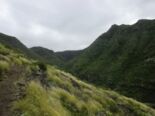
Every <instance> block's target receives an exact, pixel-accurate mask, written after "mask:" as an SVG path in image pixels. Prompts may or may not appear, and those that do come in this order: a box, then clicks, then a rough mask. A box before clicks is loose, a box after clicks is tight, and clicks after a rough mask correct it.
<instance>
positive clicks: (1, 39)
mask: <svg viewBox="0 0 155 116" xmlns="http://www.w3.org/2000/svg"><path fill="white" fill-rule="evenodd" d="M0 43H1V44H3V45H5V46H7V47H10V48H11V49H15V50H18V51H19V52H22V53H23V54H25V55H27V56H28V57H31V58H38V56H37V55H36V54H35V53H33V52H32V51H30V50H29V49H28V48H27V47H26V46H25V45H24V44H23V43H21V42H20V41H19V40H18V39H17V38H15V37H12V36H8V35H6V34H3V33H0Z"/></svg>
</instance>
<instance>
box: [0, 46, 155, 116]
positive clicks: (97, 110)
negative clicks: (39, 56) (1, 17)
mask: <svg viewBox="0 0 155 116" xmlns="http://www.w3.org/2000/svg"><path fill="white" fill-rule="evenodd" d="M0 77H1V81H0V86H1V87H3V88H0V93H2V94H0V101H1V102H0V103H1V104H0V115H1V116H21V115H22V116H104V115H106V116H112V115H115V116H126V115H128V116H155V110H153V109H151V108H150V107H148V106H146V105H144V104H142V103H139V102H137V101H135V100H133V99H130V98H127V97H124V96H121V95H119V94H117V93H115V92H113V91H109V90H103V89H101V88H96V87H94V86H92V85H90V84H86V83H84V82H82V81H79V80H77V79H76V78H75V77H73V76H72V75H70V74H68V73H65V72H63V71H60V70H58V69H56V68H54V67H52V66H45V65H44V64H40V63H38V62H36V61H34V60H31V59H29V60H28V59H26V58H25V57H24V56H23V55H22V54H19V53H16V52H15V51H13V50H10V49H8V48H6V47H4V46H3V45H0ZM9 80H10V81H9ZM7 81H8V83H7ZM8 84H9V85H8ZM4 93H5V94H4Z"/></svg>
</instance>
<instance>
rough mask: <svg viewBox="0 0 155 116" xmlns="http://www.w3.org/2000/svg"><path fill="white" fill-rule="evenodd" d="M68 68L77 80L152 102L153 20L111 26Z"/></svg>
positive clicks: (154, 65)
mask: <svg viewBox="0 0 155 116" xmlns="http://www.w3.org/2000/svg"><path fill="white" fill-rule="evenodd" d="M68 67H69V68H68V70H69V71H70V72H72V73H73V74H75V75H76V76H78V77H79V78H80V79H83V80H87V81H89V82H91V83H94V84H96V85H98V86H102V87H108V88H109V87H110V88H112V89H114V90H117V91H119V92H121V93H123V94H124V95H127V96H130V97H133V98H136V99H138V100H140V101H143V102H147V103H155V99H154V98H155V71H154V69H155V20H140V21H138V22H137V23H136V24H134V25H113V26H112V27H111V28H110V29H109V30H108V31H107V32H106V33H104V34H102V35H101V36H100V37H98V39H97V40H96V41H95V42H94V43H93V44H92V45H90V46H89V47H88V48H86V49H85V50H84V51H83V53H82V54H81V55H80V56H79V57H77V58H76V59H74V60H72V61H71V62H70V63H69V64H68Z"/></svg>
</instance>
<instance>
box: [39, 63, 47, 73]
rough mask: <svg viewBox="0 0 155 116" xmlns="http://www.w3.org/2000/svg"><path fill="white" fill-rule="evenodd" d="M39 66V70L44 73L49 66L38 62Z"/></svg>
mask: <svg viewBox="0 0 155 116" xmlns="http://www.w3.org/2000/svg"><path fill="white" fill-rule="evenodd" d="M37 65H38V66H39V68H40V69H41V70H43V71H47V66H46V64H44V63H42V62H37Z"/></svg>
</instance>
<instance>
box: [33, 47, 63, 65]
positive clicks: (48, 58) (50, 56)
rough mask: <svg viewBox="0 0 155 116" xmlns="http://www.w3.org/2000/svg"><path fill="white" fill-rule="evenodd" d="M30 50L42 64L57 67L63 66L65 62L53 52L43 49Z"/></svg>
mask: <svg viewBox="0 0 155 116" xmlns="http://www.w3.org/2000/svg"><path fill="white" fill-rule="evenodd" d="M30 50H31V51H32V52H33V53H35V54H37V55H38V56H39V57H40V60H41V61H42V62H45V63H48V64H51V65H57V66H61V65H62V64H63V61H62V60H61V59H60V58H59V57H58V56H57V55H56V54H55V52H54V51H52V50H49V49H47V48H43V47H32V48H30Z"/></svg>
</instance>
